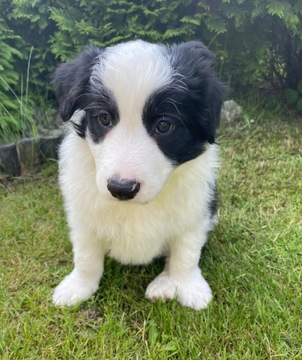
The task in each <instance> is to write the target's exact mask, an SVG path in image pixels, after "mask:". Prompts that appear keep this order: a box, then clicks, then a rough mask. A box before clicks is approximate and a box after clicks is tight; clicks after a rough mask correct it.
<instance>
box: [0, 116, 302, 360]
mask: <svg viewBox="0 0 302 360" xmlns="http://www.w3.org/2000/svg"><path fill="white" fill-rule="evenodd" d="M219 139H220V145H221V158H222V166H221V169H220V172H219V177H220V180H219V187H220V194H221V195H220V202H221V205H220V221H219V225H218V226H217V228H216V229H215V231H214V232H213V234H212V236H211V238H210V240H209V242H208V244H207V246H206V248H205V249H204V252H203V257H202V261H201V267H202V271H203V273H204V275H205V278H206V279H207V280H208V281H209V283H210V285H211V287H212V289H213V292H214V299H213V301H212V303H211V304H210V306H209V308H208V309H206V310H203V311H200V312H195V311H194V310H191V309H188V308H183V307H181V306H180V305H179V304H178V303H177V302H176V301H172V302H171V303H167V304H163V303H161V302H157V303H151V302H149V301H148V300H146V299H145V298H144V290H145V288H146V286H147V284H148V282H150V281H151V280H152V279H153V278H154V277H155V275H156V274H158V273H159V272H160V271H161V268H162V265H163V264H162V262H161V261H156V262H154V263H152V264H150V265H149V266H147V267H130V266H129V267H128V266H122V265H120V264H118V263H116V262H114V261H111V260H109V259H107V261H106V266H105V275H104V278H103V279H102V282H101V285H100V288H99V290H98V292H97V293H96V295H94V296H93V297H92V298H91V299H90V300H89V301H87V302H86V303H84V304H81V305H79V306H75V307H72V308H65V309H61V308H56V307H54V306H53V304H52V302H51V292H52V289H53V288H54V286H56V285H57V284H58V283H59V282H60V280H62V278H63V276H64V275H66V274H67V273H68V272H70V270H71V269H72V249H71V246H70V244H69V241H68V229H67V225H66V221H65V216H64V212H63V206H62V199H61V197H60V194H59V191H58V188H57V180H56V166H51V167H47V168H46V169H45V170H44V171H43V172H42V173H40V174H39V175H38V176H35V177H27V178H22V179H16V180H13V181H6V180H2V182H1V184H0V279H1V289H0V358H1V359H14V360H17V359H85V360H86V359H185V360H188V359H207V360H210V359H238V360H244V359H247V360H250V359H261V360H263V359H265V360H266V359H290V360H291V359H302V342H301V334H302V320H301V319H302V317H301V316H302V210H301V206H302V175H301V174H302V153H301V139H302V136H301V125H298V124H297V122H294V121H292V122H291V123H289V122H281V121H277V120H274V121H272V120H268V121H265V120H262V125H260V124H258V123H257V122H255V123H246V124H245V125H244V124H242V123H241V124H231V125H223V126H222V127H221V129H220V136H219Z"/></svg>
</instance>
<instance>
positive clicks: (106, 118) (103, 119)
mask: <svg viewBox="0 0 302 360" xmlns="http://www.w3.org/2000/svg"><path fill="white" fill-rule="evenodd" d="M98 120H99V122H100V123H101V124H102V125H103V126H106V127H110V126H112V119H111V116H110V115H109V114H108V113H107V112H103V113H101V114H99V115H98Z"/></svg>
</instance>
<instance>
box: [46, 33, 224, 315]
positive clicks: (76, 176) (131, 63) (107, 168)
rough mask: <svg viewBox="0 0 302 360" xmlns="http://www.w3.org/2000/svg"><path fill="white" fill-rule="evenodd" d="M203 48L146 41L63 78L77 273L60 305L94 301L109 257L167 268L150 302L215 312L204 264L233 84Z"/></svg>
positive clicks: (84, 60) (78, 65)
mask: <svg viewBox="0 0 302 360" xmlns="http://www.w3.org/2000/svg"><path fill="white" fill-rule="evenodd" d="M213 62H214V58H213V56H212V54H211V53H210V52H209V50H208V49H207V48H206V47H205V46H204V45H203V44H202V43H199V42H188V43H182V44H179V45H173V46H171V47H166V46H163V45H155V44H150V43H147V42H144V41H141V40H137V41H130V42H126V43H121V44H119V45H116V46H112V47H109V48H106V49H103V50H101V49H99V48H97V47H89V48H88V49H87V50H86V51H84V52H83V53H81V54H80V55H79V56H78V57H77V58H76V59H75V60H74V61H71V62H69V63H66V64H62V65H60V66H59V67H58V69H57V70H56V72H55V75H54V81H53V82H54V88H55V92H56V96H57V99H58V102H59V105H60V114H61V116H62V118H63V120H64V121H66V122H68V127H67V128H68V131H67V135H66V137H65V139H64V141H63V143H62V145H61V147H60V161H59V169H60V176H59V181H60V186H61V190H62V193H63V197H64V201H65V210H66V213H67V218H68V224H69V227H70V238H71V242H72V245H73V252H74V269H73V271H72V272H71V273H70V274H69V275H68V276H67V277H65V279H64V280H63V281H62V282H61V283H60V284H59V285H58V286H57V287H56V289H55V290H54V294H53V301H54V303H55V304H56V305H72V304H75V303H77V302H80V301H84V300H87V299H88V298H89V297H90V296H91V295H92V294H93V293H94V292H95V291H96V290H97V288H98V284H99V282H100V279H101V277H102V275H103V268H104V258H105V257H106V256H110V257H111V258H114V259H116V260H118V261H120V262H121V263H123V264H147V263H149V262H150V261H152V259H154V258H156V257H159V256H165V257H166V265H165V268H164V270H163V272H162V273H161V274H159V275H158V276H157V277H156V278H155V279H154V280H153V281H152V282H151V283H150V284H149V286H148V287H147V290H146V297H147V298H149V299H152V300H156V299H163V300H169V299H173V298H174V297H175V298H177V299H178V301H179V302H180V303H181V304H182V305H184V306H188V307H191V308H193V309H196V310H198V309H202V308H205V307H206V306H207V305H208V303H209V301H210V300H211V298H212V294H211V289H210V287H209V285H208V284H207V282H206V281H205V279H204V278H203V276H202V275H201V272H200V269H199V266H198V263H199V259H200V254H201V249H202V247H203V245H204V244H205V242H206V240H207V236H208V234H209V232H210V231H211V230H212V229H213V227H214V225H215V223H216V186H215V177H216V175H215V170H216V168H217V145H216V144H215V129H216V127H217V126H218V123H219V117H220V110H221V105H222V97H223V92H224V86H223V85H222V83H221V82H219V81H218V79H217V78H216V76H215V74H214V70H213Z"/></svg>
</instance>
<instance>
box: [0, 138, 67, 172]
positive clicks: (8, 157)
mask: <svg viewBox="0 0 302 360" xmlns="http://www.w3.org/2000/svg"><path fill="white" fill-rule="evenodd" d="M62 139H63V133H60V134H56V135H51V136H40V137H38V138H24V139H22V140H20V141H17V142H16V143H11V144H5V145H0V173H3V174H5V175H8V176H12V177H16V176H21V175H22V174H23V173H24V171H26V170H30V171H35V170H39V169H40V168H41V166H42V165H43V164H44V163H45V162H46V161H47V160H49V159H58V148H59V145H60V143H61V141H62Z"/></svg>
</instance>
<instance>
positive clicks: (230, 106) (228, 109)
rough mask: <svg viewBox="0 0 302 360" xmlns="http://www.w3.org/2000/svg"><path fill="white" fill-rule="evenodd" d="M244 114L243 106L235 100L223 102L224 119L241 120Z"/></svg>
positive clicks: (222, 112)
mask: <svg viewBox="0 0 302 360" xmlns="http://www.w3.org/2000/svg"><path fill="white" fill-rule="evenodd" d="M242 116H243V112H242V107H241V106H240V105H238V104H237V103H236V102H235V101H234V100H227V101H225V102H224V103H223V106H222V109H221V120H222V121H227V122H233V121H236V120H241V119H242Z"/></svg>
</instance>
